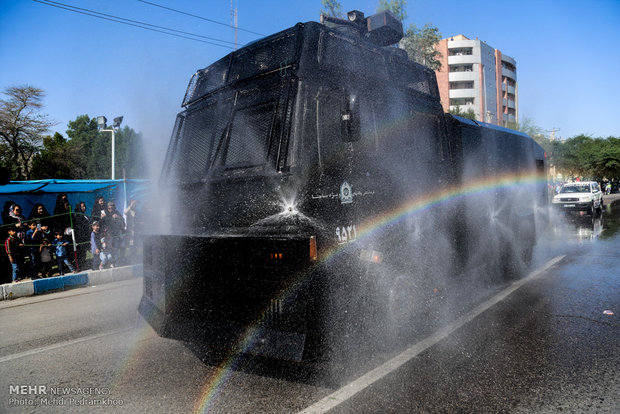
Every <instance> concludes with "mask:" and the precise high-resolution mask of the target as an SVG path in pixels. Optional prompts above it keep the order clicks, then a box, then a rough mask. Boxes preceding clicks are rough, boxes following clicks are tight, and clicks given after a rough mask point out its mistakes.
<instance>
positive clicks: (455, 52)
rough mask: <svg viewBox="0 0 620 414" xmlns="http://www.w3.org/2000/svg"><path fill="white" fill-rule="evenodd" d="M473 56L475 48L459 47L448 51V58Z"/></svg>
mask: <svg viewBox="0 0 620 414" xmlns="http://www.w3.org/2000/svg"><path fill="white" fill-rule="evenodd" d="M471 54H473V48H471V47H458V48H454V49H450V50H449V51H448V56H463V55H471Z"/></svg>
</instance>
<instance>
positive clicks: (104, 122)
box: [97, 116, 123, 180]
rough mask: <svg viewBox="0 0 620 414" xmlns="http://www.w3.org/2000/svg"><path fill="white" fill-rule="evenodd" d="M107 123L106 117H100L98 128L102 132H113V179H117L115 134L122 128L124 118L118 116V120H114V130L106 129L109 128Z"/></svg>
mask: <svg viewBox="0 0 620 414" xmlns="http://www.w3.org/2000/svg"><path fill="white" fill-rule="evenodd" d="M107 122H108V119H107V118H106V117H105V116H98V117H97V127H98V128H99V131H100V132H111V133H112V156H111V158H112V179H113V180H114V179H115V177H116V176H115V174H114V141H115V139H114V138H115V137H114V132H115V131H116V130H117V129H118V128H120V126H121V122H123V117H122V116H117V117H116V118H114V124H113V125H112V128H110V129H106V128H107Z"/></svg>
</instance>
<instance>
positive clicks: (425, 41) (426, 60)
mask: <svg viewBox="0 0 620 414" xmlns="http://www.w3.org/2000/svg"><path fill="white" fill-rule="evenodd" d="M440 40H441V33H440V32H439V29H438V28H437V27H435V26H433V25H432V24H430V23H426V24H425V25H424V27H422V28H421V29H419V28H418V27H417V26H416V25H415V24H411V25H409V28H408V29H407V30H406V31H405V34H404V36H403V38H402V39H401V41H400V42H399V43H398V46H399V47H400V48H401V49H404V50H405V51H406V52H407V54H408V55H409V59H411V60H413V61H415V62H418V63H420V64H422V65H424V66H426V67H429V68H431V69H433V70H441V62H440V61H439V59H441V53H440V52H439V51H438V50H436V49H435V45H436V44H437V43H438V42H439V41H440Z"/></svg>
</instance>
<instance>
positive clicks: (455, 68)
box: [449, 65, 474, 72]
mask: <svg viewBox="0 0 620 414" xmlns="http://www.w3.org/2000/svg"><path fill="white" fill-rule="evenodd" d="M449 70H450V72H472V71H473V70H474V65H450V69H449Z"/></svg>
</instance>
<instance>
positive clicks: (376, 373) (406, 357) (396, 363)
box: [298, 255, 565, 414]
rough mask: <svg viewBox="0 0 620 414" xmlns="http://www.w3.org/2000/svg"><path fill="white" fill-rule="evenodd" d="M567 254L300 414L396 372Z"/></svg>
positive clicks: (313, 413)
mask: <svg viewBox="0 0 620 414" xmlns="http://www.w3.org/2000/svg"><path fill="white" fill-rule="evenodd" d="M564 257H565V255H561V256H557V257H555V258H553V259H551V260H549V261H548V262H547V263H545V265H543V266H542V267H541V268H539V269H537V270H535V271H534V272H532V273H530V274H529V275H528V276H527V277H525V278H523V279H520V280H517V281H515V282H514V283H512V284H511V285H510V286H508V287H507V288H506V289H504V290H503V291H501V292H499V293H497V294H496V295H495V296H493V297H491V298H490V299H488V300H486V301H484V302H482V303H481V304H480V305H478V306H477V307H476V308H474V309H472V310H471V311H470V312H469V313H467V314H465V315H463V316H461V317H460V318H458V319H456V320H455V321H454V322H452V323H450V324H449V325H447V326H446V327H444V328H443V329H440V330H439V331H437V332H435V333H434V334H432V335H430V336H428V337H426V338H424V339H423V340H421V341H419V342H417V343H416V344H414V345H413V346H411V347H410V348H408V349H406V350H405V351H403V352H402V353H401V354H399V355H397V356H396V357H394V358H392V359H390V360H389V361H387V362H385V363H383V364H382V365H379V366H378V367H377V368H375V369H373V370H372V371H369V372H367V373H366V374H364V375H362V376H361V377H359V378H358V379H356V380H355V381H353V382H351V383H349V384H347V385H345V386H343V387H342V388H340V389H338V390H336V391H335V392H333V393H331V394H330V395H328V396H327V397H325V398H323V399H322V400H319V401H317V402H316V403H314V404H312V405H311V406H309V407H307V408H306V409H304V410H302V411H300V412H299V413H298V414H324V413H326V412H327V411H329V410H331V409H332V408H334V407H336V406H338V405H340V404H341V403H343V402H345V401H346V400H348V399H349V398H351V397H353V396H354V395H355V394H357V393H358V392H360V391H362V390H363V389H365V388H367V387H368V386H370V385H371V384H373V383H374V382H376V381H378V380H380V379H382V378H383V377H385V376H386V375H388V374H390V373H391V372H393V371H395V370H396V369H398V368H399V367H401V366H402V365H404V364H405V363H407V362H409V361H410V360H411V359H413V358H415V357H416V356H417V355H419V354H420V353H422V352H424V351H425V350H426V349H428V348H430V347H431V346H433V345H435V344H437V343H438V342H439V341H441V340H443V339H445V338H446V337H448V336H449V335H450V334H451V333H452V332H454V331H456V330H457V329H459V328H460V327H462V326H463V325H465V324H466V323H468V322H470V321H472V320H473V319H474V318H476V317H477V316H478V315H480V314H481V313H483V312H484V311H486V310H487V309H489V308H491V307H492V306H494V305H496V304H497V303H499V302H501V301H502V300H504V299H505V298H506V297H507V296H508V295H510V294H511V293H512V292H514V291H515V290H517V289H519V288H520V287H521V286H523V285H524V284H526V283H528V282H531V281H532V280H534V279H536V278H538V277H539V276H540V275H541V274H543V273H544V272H545V271H546V270H547V269H549V268H550V267H551V266H553V265H555V264H556V263H557V262H559V261H560V260H562V259H563V258H564Z"/></svg>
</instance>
